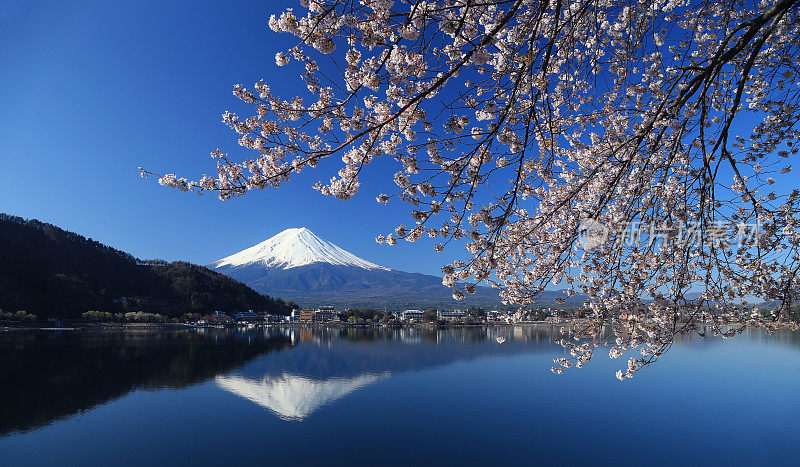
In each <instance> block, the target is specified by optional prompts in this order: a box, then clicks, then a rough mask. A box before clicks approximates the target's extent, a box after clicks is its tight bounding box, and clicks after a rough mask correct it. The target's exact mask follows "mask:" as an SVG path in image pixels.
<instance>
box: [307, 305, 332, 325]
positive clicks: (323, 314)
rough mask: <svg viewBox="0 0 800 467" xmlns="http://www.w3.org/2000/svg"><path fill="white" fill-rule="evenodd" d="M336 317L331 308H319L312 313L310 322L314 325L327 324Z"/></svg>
mask: <svg viewBox="0 0 800 467" xmlns="http://www.w3.org/2000/svg"><path fill="white" fill-rule="evenodd" d="M335 317H336V312H335V311H334V308H333V307H332V306H321V307H319V308H318V309H317V310H315V311H314V315H313V317H312V320H313V321H314V322H315V323H327V322H330V321H333V319H334V318H335Z"/></svg>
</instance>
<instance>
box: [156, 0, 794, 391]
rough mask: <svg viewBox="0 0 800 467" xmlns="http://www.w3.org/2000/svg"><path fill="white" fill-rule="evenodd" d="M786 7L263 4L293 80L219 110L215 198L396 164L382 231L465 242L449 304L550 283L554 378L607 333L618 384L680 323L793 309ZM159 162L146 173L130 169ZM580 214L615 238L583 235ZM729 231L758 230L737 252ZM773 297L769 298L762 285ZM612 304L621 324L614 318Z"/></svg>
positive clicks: (622, 1)
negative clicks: (560, 307)
mask: <svg viewBox="0 0 800 467" xmlns="http://www.w3.org/2000/svg"><path fill="white" fill-rule="evenodd" d="M799 5H800V0H763V1H750V0H747V1H745V0H735V1H734V2H733V4H732V3H731V2H730V1H729V0H725V1H722V0H636V1H633V0H574V1H570V0H563V1H562V0H496V1H495V0H486V1H473V0H431V1H420V2H417V1H401V0H394V1H392V0H302V1H301V2H300V8H298V9H288V10H286V11H284V12H281V13H278V14H275V15H273V16H271V17H270V18H269V27H270V28H271V29H272V30H273V31H275V32H277V33H283V34H290V35H293V36H295V37H296V38H297V45H296V46H294V47H292V48H291V49H289V50H285V51H280V52H278V53H277V54H276V55H275V62H276V64H278V65H280V66H286V67H297V68H298V69H299V70H300V71H301V73H302V77H303V80H304V82H305V85H306V89H307V93H304V94H303V95H298V96H292V97H289V98H282V97H280V96H277V95H275V93H273V92H272V91H271V89H270V87H269V85H268V84H267V83H265V82H263V81H259V82H258V83H255V84H254V85H253V87H252V88H248V87H245V86H242V85H237V86H236V87H235V88H234V91H233V92H234V95H235V96H236V97H237V98H239V99H240V100H241V101H243V102H244V103H245V104H247V105H248V106H250V108H252V112H250V114H249V116H239V115H238V114H236V113H231V112H226V113H225V115H224V116H223V122H224V123H225V124H226V125H227V126H229V127H230V128H231V129H232V130H233V131H234V132H236V134H237V135H238V136H237V138H238V143H239V145H240V146H241V147H242V148H244V151H245V153H246V154H248V155H247V156H246V157H245V158H243V159H242V160H231V159H229V158H228V156H227V155H225V154H223V153H222V152H221V151H219V150H217V151H215V152H214V153H212V156H213V157H214V158H215V160H216V161H217V174H216V176H215V177H204V178H203V179H201V180H200V181H198V182H189V181H187V180H186V179H183V178H178V177H177V176H175V175H172V174H167V175H163V176H160V178H159V182H160V183H161V184H163V185H166V186H170V187H174V188H178V189H180V190H184V191H189V190H191V191H196V192H203V191H208V190H213V191H215V192H217V193H218V194H219V196H220V198H221V199H229V198H232V197H235V196H240V195H243V194H245V193H247V192H249V191H251V190H253V189H256V188H258V189H262V188H266V187H277V186H279V185H281V184H282V183H284V182H286V181H288V180H290V178H291V177H292V175H293V174H295V173H297V172H300V171H302V170H304V169H306V168H313V167H316V166H317V165H318V164H319V162H320V161H321V160H322V159H324V158H328V157H331V156H334V157H338V158H341V160H342V163H343V164H342V167H341V169H340V170H339V171H338V173H336V174H332V175H333V176H332V177H331V178H330V179H329V180H328V181H320V182H319V183H317V185H316V188H317V189H318V190H319V191H320V192H321V193H322V194H323V195H327V196H333V197H336V198H339V199H348V198H350V197H352V196H353V195H355V194H356V193H357V192H358V190H359V188H360V183H359V175H360V174H361V173H362V171H363V170H364V169H365V168H367V166H368V165H369V164H370V163H371V162H373V161H374V160H375V159H377V158H381V157H383V158H387V157H388V158H391V159H394V160H395V161H397V163H398V170H397V172H396V174H395V175H394V179H393V183H394V186H395V187H396V188H393V189H392V190H391V191H388V190H387V193H385V194H379V195H378V196H377V201H378V202H380V203H389V202H393V201H395V200H397V201H401V202H405V203H408V205H409V206H410V208H411V213H410V219H409V221H407V222H406V223H403V224H401V225H399V226H398V227H397V228H396V229H395V230H394V232H391V233H389V234H385V235H380V236H378V238H377V240H378V241H379V242H381V243H386V244H389V245H394V244H396V243H397V242H398V241H400V240H406V241H410V242H415V241H417V240H419V239H420V238H423V237H429V238H433V239H437V240H436V245H435V249H436V250H437V251H442V250H443V249H444V248H445V246H446V245H447V244H449V243H450V242H453V241H455V242H456V243H457V244H462V243H463V242H466V250H467V253H468V254H467V255H466V256H465V257H464V258H461V259H459V260H457V261H454V262H452V263H450V264H448V265H446V266H444V267H443V268H442V272H443V273H444V279H443V283H444V284H445V285H447V286H450V287H453V288H454V293H453V295H454V297H456V298H461V297H463V296H465V294H469V293H473V292H474V291H475V288H476V287H478V286H481V285H491V286H494V287H497V288H498V289H499V293H500V296H501V297H502V299H503V300H504V301H505V302H507V303H515V304H519V305H521V306H525V305H528V304H530V303H532V301H533V300H534V299H536V297H537V296H538V295H539V294H541V292H542V291H544V290H545V287H548V286H550V287H560V288H566V289H567V290H568V293H569V294H570V295H573V296H575V295H578V294H580V295H581V296H584V297H585V302H584V305H585V310H584V311H585V319H586V320H587V321H586V324H585V325H582V326H581V328H580V329H578V330H576V329H572V330H569V331H568V333H567V334H569V335H568V336H566V335H565V338H564V339H561V340H560V343H561V344H562V345H563V346H564V347H565V350H567V351H568V356H565V357H564V358H562V359H557V361H556V364H557V366H556V367H554V368H553V371H554V372H557V373H560V372H563V370H564V369H565V368H571V367H580V366H583V365H584V364H586V363H587V362H588V361H589V360H590V359H591V358H592V356H593V355H594V354H596V353H597V352H596V349H597V347H598V346H601V345H606V344H608V339H606V338H604V337H603V332H604V331H603V330H604V329H605V326H607V325H609V324H610V325H611V326H612V327H613V335H614V337H613V339H611V341H612V342H613V345H612V347H611V349H610V351H609V355H610V356H611V357H612V358H616V357H620V356H622V355H623V354H625V353H627V352H630V351H633V352H638V354H637V356H635V357H630V359H629V360H628V364H627V367H626V368H625V369H622V370H620V372H619V373H618V375H617V376H618V377H619V378H620V379H625V378H630V377H632V376H633V375H634V374H636V373H637V372H638V371H641V369H642V368H644V367H646V366H647V365H648V364H649V363H652V362H654V361H655V360H657V359H658V358H659V356H661V355H662V354H663V353H664V352H665V351H666V350H667V349H668V348H669V346H670V344H671V342H672V339H673V338H674V337H675V336H676V335H677V334H678V333H680V332H685V331H694V332H698V333H701V334H702V335H705V332H707V331H708V332H711V333H714V334H721V335H724V336H729V335H731V334H732V333H734V334H735V333H736V332H739V331H740V330H741V329H743V326H745V325H756V326H762V327H766V328H771V327H775V326H779V325H782V323H785V322H786V321H787V319H788V318H787V317H788V315H789V311H790V307H791V306H793V305H794V304H795V303H796V301H797V300H798V299H799V298H800V278H799V277H798V271H799V270H800V258H799V257H798V254H799V252H798V247H799V246H800V219H798V210H799V209H800V204H799V203H800V191H798V190H796V189H785V188H784V189H779V188H778V187H781V186H783V187H786V186H787V185H789V186H791V182H790V180H791V179H790V178H789V177H791V176H792V175H791V169H792V164H793V160H794V159H796V158H797V154H798V144H799V143H800V131H798V125H797V122H798V121H800V62H799V61H798V57H800V39H799V38H800V6H799ZM143 173H149V172H146V171H145V172H143ZM587 218H589V219H594V220H596V221H597V222H599V223H601V224H602V225H604V226H608V228H609V229H610V232H612V233H611V234H610V235H608V236H607V238H605V239H604V240H603V241H601V242H599V243H598V244H596V245H593V247H592V248H588V249H584V248H582V246H581V244H580V238H581V223H582V221H584V220H585V219H587ZM632 222H636V223H642V224H648V225H676V224H684V225H685V224H688V223H692V224H693V225H695V226H696V230H697V235H698V236H699V238H700V239H701V241H699V242H682V241H679V239H675V238H665V239H664V240H663V241H662V242H659V244H658V247H657V248H656V247H655V245H653V244H644V245H642V244H631V243H630V242H623V241H618V240H619V238H618V237H619V235H621V234H620V233H619V232H621V231H622V230H620V229H621V227H622V226H625V225H629V224H630V223H632ZM720 223H725V224H730V225H739V224H742V223H744V224H757V225H758V226H759V235H758V236H757V238H756V239H751V240H749V241H747V242H744V243H743V244H741V245H738V246H737V247H735V248H730V247H727V246H726V247H723V246H721V245H719V244H718V243H717V242H713V241H707V238H708V236H709V235H711V233H712V232H713V231H714V226H716V225H719V224H720ZM754 298H756V299H757V300H761V301H775V302H777V303H779V306H778V307H777V308H776V309H775V310H774V311H773V312H771V313H765V312H762V311H758V310H756V311H753V310H751V309H750V308H752V305H751V303H752V302H753V299H754ZM621 317H624V318H621Z"/></svg>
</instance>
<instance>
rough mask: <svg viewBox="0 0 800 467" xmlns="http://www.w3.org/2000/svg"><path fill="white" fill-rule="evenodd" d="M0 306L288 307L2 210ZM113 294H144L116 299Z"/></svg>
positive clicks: (51, 313)
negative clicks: (143, 259)
mask: <svg viewBox="0 0 800 467" xmlns="http://www.w3.org/2000/svg"><path fill="white" fill-rule="evenodd" d="M0 264H2V265H3V267H2V268H0V308H2V309H5V310H6V311H16V310H26V311H28V312H30V313H34V314H36V315H38V316H40V317H61V318H69V317H77V316H79V315H80V314H81V313H83V312H85V311H88V310H99V311H109V312H121V311H150V312H157V313H161V314H166V315H169V316H177V315H181V314H183V313H187V312H198V313H208V312H211V311H214V310H224V311H228V312H233V311H237V310H240V311H244V310H247V309H257V310H262V311H270V312H272V313H282V314H287V313H288V312H289V311H290V308H289V307H288V306H287V305H286V303H284V302H283V301H282V300H275V299H272V298H270V297H268V296H265V295H262V294H259V293H257V292H256V291H254V290H252V289H250V288H249V287H247V286H245V285H244V284H242V283H239V282H237V281H235V280H233V279H231V278H230V277H226V276H224V275H222V274H219V273H217V272H214V271H211V270H209V269H208V268H205V267H203V266H198V265H195V264H190V263H186V262H180V261H179V262H174V263H167V262H164V261H148V262H144V261H140V260H137V259H136V258H134V257H133V256H131V255H130V254H128V253H125V252H123V251H120V250H116V249H114V248H111V247H108V246H106V245H103V244H101V243H99V242H96V241H94V240H92V239H86V238H84V237H82V236H81V235H78V234H75V233H72V232H68V231H65V230H62V229H60V228H58V227H56V226H54V225H51V224H46V223H43V222H39V221H37V220H25V219H22V218H19V217H14V216H9V215H7V214H0ZM118 297H148V298H146V299H145V298H142V299H140V300H135V301H133V302H129V303H128V304H127V305H126V306H123V305H122V304H121V303H118V302H115V301H114V299H115V298H118Z"/></svg>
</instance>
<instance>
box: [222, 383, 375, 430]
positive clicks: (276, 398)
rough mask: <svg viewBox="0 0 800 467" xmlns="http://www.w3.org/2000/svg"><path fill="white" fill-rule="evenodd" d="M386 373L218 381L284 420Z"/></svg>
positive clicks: (307, 412)
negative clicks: (347, 376) (322, 378)
mask: <svg viewBox="0 0 800 467" xmlns="http://www.w3.org/2000/svg"><path fill="white" fill-rule="evenodd" d="M387 376H389V373H388V372H386V373H383V374H363V375H360V376H356V377H353V378H330V379H326V380H315V379H311V378H307V377H304V376H298V375H292V374H288V373H284V374H282V375H281V376H265V377H264V378H262V379H261V380H254V379H250V378H243V377H239V376H217V378H216V383H217V385H219V387H221V388H222V389H224V390H226V391H229V392H231V393H233V394H236V395H237V396H240V397H243V398H245V399H248V400H250V401H252V402H254V403H256V404H258V405H260V406H262V407H265V408H267V409H269V410H270V411H272V412H273V413H274V414H275V415H277V416H278V417H280V418H281V419H283V420H303V419H305V418H306V417H308V416H309V415H311V414H312V413H313V412H314V411H316V410H317V409H318V408H320V407H322V406H323V405H326V404H329V403H331V402H333V401H335V400H337V399H341V398H342V397H344V396H346V395H348V394H350V393H351V392H353V391H355V390H357V389H360V388H362V387H364V386H367V385H370V384H372V383H375V382H376V381H378V380H380V379H382V378H385V377H387Z"/></svg>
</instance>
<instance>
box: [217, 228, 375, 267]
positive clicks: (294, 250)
mask: <svg viewBox="0 0 800 467" xmlns="http://www.w3.org/2000/svg"><path fill="white" fill-rule="evenodd" d="M313 263H327V264H333V265H336V266H352V267H358V268H363V269H370V270H371V269H384V270H388V268H385V267H383V266H378V265H377V264H375V263H371V262H369V261H366V260H363V259H361V258H359V257H358V256H356V255H354V254H352V253H350V252H349V251H346V250H344V249H342V248H339V247H338V246H336V245H334V244H333V243H330V242H327V241H325V240H323V239H321V238H319V237H317V236H316V235H314V233H313V232H311V231H310V230H308V229H306V228H305V227H301V228H295V229H286V230H284V231H283V232H281V233H279V234H278V235H275V236H274V237H272V238H269V239H268V240H265V241H263V242H261V243H259V244H258V245H254V246H252V247H250V248H247V249H246V250H242V251H240V252H239V253H236V254H233V255H231V256H227V257H225V258H222V259H221V260H219V261H215V262H213V263H211V264H210V265H209V266H210V267H213V268H220V267H225V266H228V267H232V268H235V267H240V266H249V265H256V264H260V265H263V266H264V267H267V268H280V269H290V268H296V267H299V266H305V265H307V264H313Z"/></svg>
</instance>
